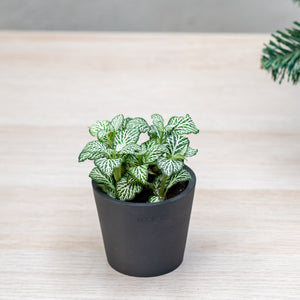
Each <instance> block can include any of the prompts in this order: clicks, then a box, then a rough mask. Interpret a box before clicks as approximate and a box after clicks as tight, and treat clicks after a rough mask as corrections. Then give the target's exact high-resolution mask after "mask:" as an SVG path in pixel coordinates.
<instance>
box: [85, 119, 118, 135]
mask: <svg viewBox="0 0 300 300" xmlns="http://www.w3.org/2000/svg"><path fill="white" fill-rule="evenodd" d="M89 131H90V134H91V135H92V136H96V137H98V139H101V138H103V137H104V136H106V135H107V134H109V133H110V132H112V131H114V128H113V127H112V125H111V123H110V122H109V121H97V122H96V123H95V124H93V125H91V126H90V127H89Z"/></svg>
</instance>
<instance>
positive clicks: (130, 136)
mask: <svg viewBox="0 0 300 300" xmlns="http://www.w3.org/2000/svg"><path fill="white" fill-rule="evenodd" d="M139 136H140V132H139V131H138V130H137V129H135V128H127V129H124V130H120V131H118V132H117V134H116V135H115V137H114V140H113V146H114V147H115V149H116V151H118V152H119V151H122V149H123V148H125V147H126V146H127V145H129V144H136V143H137V141H138V139H139Z"/></svg>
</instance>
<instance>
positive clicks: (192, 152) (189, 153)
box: [184, 147, 198, 157]
mask: <svg viewBox="0 0 300 300" xmlns="http://www.w3.org/2000/svg"><path fill="white" fill-rule="evenodd" d="M197 153H198V149H193V148H191V147H188V149H187V151H186V152H185V155H184V156H186V157H191V156H194V155H196V154H197Z"/></svg>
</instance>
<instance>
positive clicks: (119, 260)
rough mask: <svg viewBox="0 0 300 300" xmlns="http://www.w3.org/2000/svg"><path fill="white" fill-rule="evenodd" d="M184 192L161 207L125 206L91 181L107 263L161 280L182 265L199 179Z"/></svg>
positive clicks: (120, 269) (144, 204)
mask: <svg viewBox="0 0 300 300" xmlns="http://www.w3.org/2000/svg"><path fill="white" fill-rule="evenodd" d="M185 168H186V169H187V170H188V171H189V173H190V174H191V177H192V179H191V180H190V181H189V182H188V184H187V186H186V188H185V190H184V191H183V192H181V193H180V194H178V195H177V196H175V197H173V198H170V199H167V200H165V201H162V202H158V203H147V202H145V203H134V202H124V201H120V200H117V199H114V198H111V197H110V196H108V195H107V194H105V193H103V192H102V191H101V189H100V188H99V187H98V185H97V183H96V182H95V181H92V185H93V190H94V196H95V200H96V205H97V210H98V216H99V220H100V225H101V231H102V236H103V241H104V247H105V252H106V256H107V260H108V263H109V264H110V266H111V267H112V268H114V269H115V270H117V271H119V272H121V273H123V274H126V275H131V276H139V277H148V276H158V275H162V274H165V273H168V272H171V271H173V270H174V269H176V268H177V267H178V266H179V265H180V264H181V262H182V260H183V256H184V249H185V244H186V239H187V233H188V227H189V221H190V214H191V209H192V203H193V197H194V191H195V184H196V177H195V174H194V172H193V171H192V170H191V169H190V168H189V167H187V166H185Z"/></svg>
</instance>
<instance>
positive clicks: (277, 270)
mask: <svg viewBox="0 0 300 300" xmlns="http://www.w3.org/2000/svg"><path fill="white" fill-rule="evenodd" d="M267 40H268V36H266V35H211V34H209V35H208V34H202V35H201V34H199V35H196V34H89V33H80V34H73V33H72V34H71V33H63V34H56V33H21V32H1V33H0V101H1V109H0V142H1V147H0V155H1V163H0V174H1V177H0V194H1V198H0V205H1V209H0V299H1V300H2V299H3V300H9V299H39V300H40V299H72V300H73V299H105V300H106V299H228V300H234V299H237V300H240V299H272V300H274V299H300V118H299V114H300V97H299V95H300V94H299V91H300V90H299V88H300V86H292V85H288V84H282V85H281V86H279V85H278V84H275V83H273V82H272V81H271V79H270V75H269V74H267V73H266V72H265V71H262V70H260V69H259V57H260V51H261V48H262V45H263V42H265V41H267ZM154 112H160V113H161V114H162V115H164V116H165V117H166V118H167V117H169V116H171V115H173V114H174V115H182V114H185V113H190V114H191V116H192V117H193V118H194V120H195V122H196V123H197V125H198V127H199V128H200V134H199V135H197V136H193V137H192V145H193V147H196V148H199V154H198V156H197V157H195V158H191V159H190V160H189V161H188V164H189V165H190V166H191V167H192V168H193V169H194V171H195V173H196V174H197V179H198V183H197V191H196V195H195V201H194V207H193V212H192V218H191V224H190V231H189V237H188V241H187V247H186V254H185V260H184V263H183V264H182V265H181V266H180V267H179V268H178V269H177V270H176V271H174V272H172V273H170V274H167V275H164V276H160V277H156V278H134V277H128V276H124V275H122V274H119V273H117V272H116V271H114V270H112V269H111V268H110V267H109V266H108V264H107V262H106V259H105V254H104V248H103V243H102V238H101V235H100V228H99V224H98V219H97V214H96V209H95V204H94V200H93V196H92V192H91V186H90V181H89V178H88V172H89V170H90V169H91V167H92V164H91V163H88V162H87V163H83V164H78V163H77V155H78V153H79V152H80V151H81V149H82V147H83V146H84V145H85V143H86V142H87V141H88V140H89V139H90V137H89V134H88V131H87V126H88V125H90V124H91V123H92V122H94V121H96V120H98V119H110V118H112V117H113V116H114V115H115V114H117V113H124V114H125V115H127V116H142V117H145V118H146V119H147V120H150V115H151V114H152V113H154Z"/></svg>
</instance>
